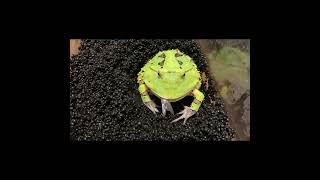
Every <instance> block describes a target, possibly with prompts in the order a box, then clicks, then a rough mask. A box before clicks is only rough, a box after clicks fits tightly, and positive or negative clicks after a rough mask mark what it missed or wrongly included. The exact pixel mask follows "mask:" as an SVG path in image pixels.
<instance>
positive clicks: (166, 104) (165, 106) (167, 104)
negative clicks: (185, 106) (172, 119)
mask: <svg viewBox="0 0 320 180" xmlns="http://www.w3.org/2000/svg"><path fill="white" fill-rule="evenodd" d="M161 104H162V115H163V116H165V115H166V112H167V111H170V112H171V114H174V112H173V109H172V106H171V103H170V102H169V101H168V100H166V99H161Z"/></svg>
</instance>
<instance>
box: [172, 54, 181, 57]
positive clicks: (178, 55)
mask: <svg viewBox="0 0 320 180" xmlns="http://www.w3.org/2000/svg"><path fill="white" fill-rule="evenodd" d="M174 56H175V57H180V56H183V54H182V53H176V54H175V55H174Z"/></svg>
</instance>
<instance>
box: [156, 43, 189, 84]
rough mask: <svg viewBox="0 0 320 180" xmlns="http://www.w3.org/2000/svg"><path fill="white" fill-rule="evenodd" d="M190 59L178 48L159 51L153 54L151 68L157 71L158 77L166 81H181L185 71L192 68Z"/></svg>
mask: <svg viewBox="0 0 320 180" xmlns="http://www.w3.org/2000/svg"><path fill="white" fill-rule="evenodd" d="M192 62H193V61H192V59H191V57H189V56H188V55H185V54H184V53H182V52H180V51H179V50H177V49H175V50H169V51H161V52H159V53H158V54H157V55H156V56H155V64H153V65H152V66H151V68H152V69H153V70H155V71H157V72H158V75H159V76H160V78H162V79H164V80H167V81H168V82H178V81H183V80H184V78H185V75H186V73H187V72H188V71H189V70H190V69H192V65H193V63H192Z"/></svg>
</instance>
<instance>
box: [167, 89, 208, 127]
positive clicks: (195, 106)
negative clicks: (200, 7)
mask: <svg viewBox="0 0 320 180" xmlns="http://www.w3.org/2000/svg"><path fill="white" fill-rule="evenodd" d="M192 96H193V97H194V100H193V102H192V104H191V107H188V106H185V107H184V110H183V111H181V112H179V113H178V114H182V115H181V116H180V117H179V118H177V119H175V120H173V121H172V122H171V123H173V122H177V121H179V120H181V119H184V121H183V124H185V123H186V121H187V119H188V118H189V117H191V116H193V115H194V114H195V113H196V112H197V111H198V110H199V107H200V105H201V103H202V101H203V99H204V95H203V93H202V92H201V91H199V90H198V89H195V90H193V91H192Z"/></svg>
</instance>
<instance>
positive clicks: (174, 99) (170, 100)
mask: <svg viewBox="0 0 320 180" xmlns="http://www.w3.org/2000/svg"><path fill="white" fill-rule="evenodd" d="M150 91H151V92H152V94H153V95H155V96H157V97H158V98H159V99H165V100H168V101H169V102H176V101H179V100H181V99H183V98H184V97H186V96H188V95H190V94H191V92H192V91H190V92H189V93H186V94H185V95H183V96H181V97H179V98H166V97H162V96H160V95H159V94H157V93H155V92H154V91H152V89H150Z"/></svg>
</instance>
